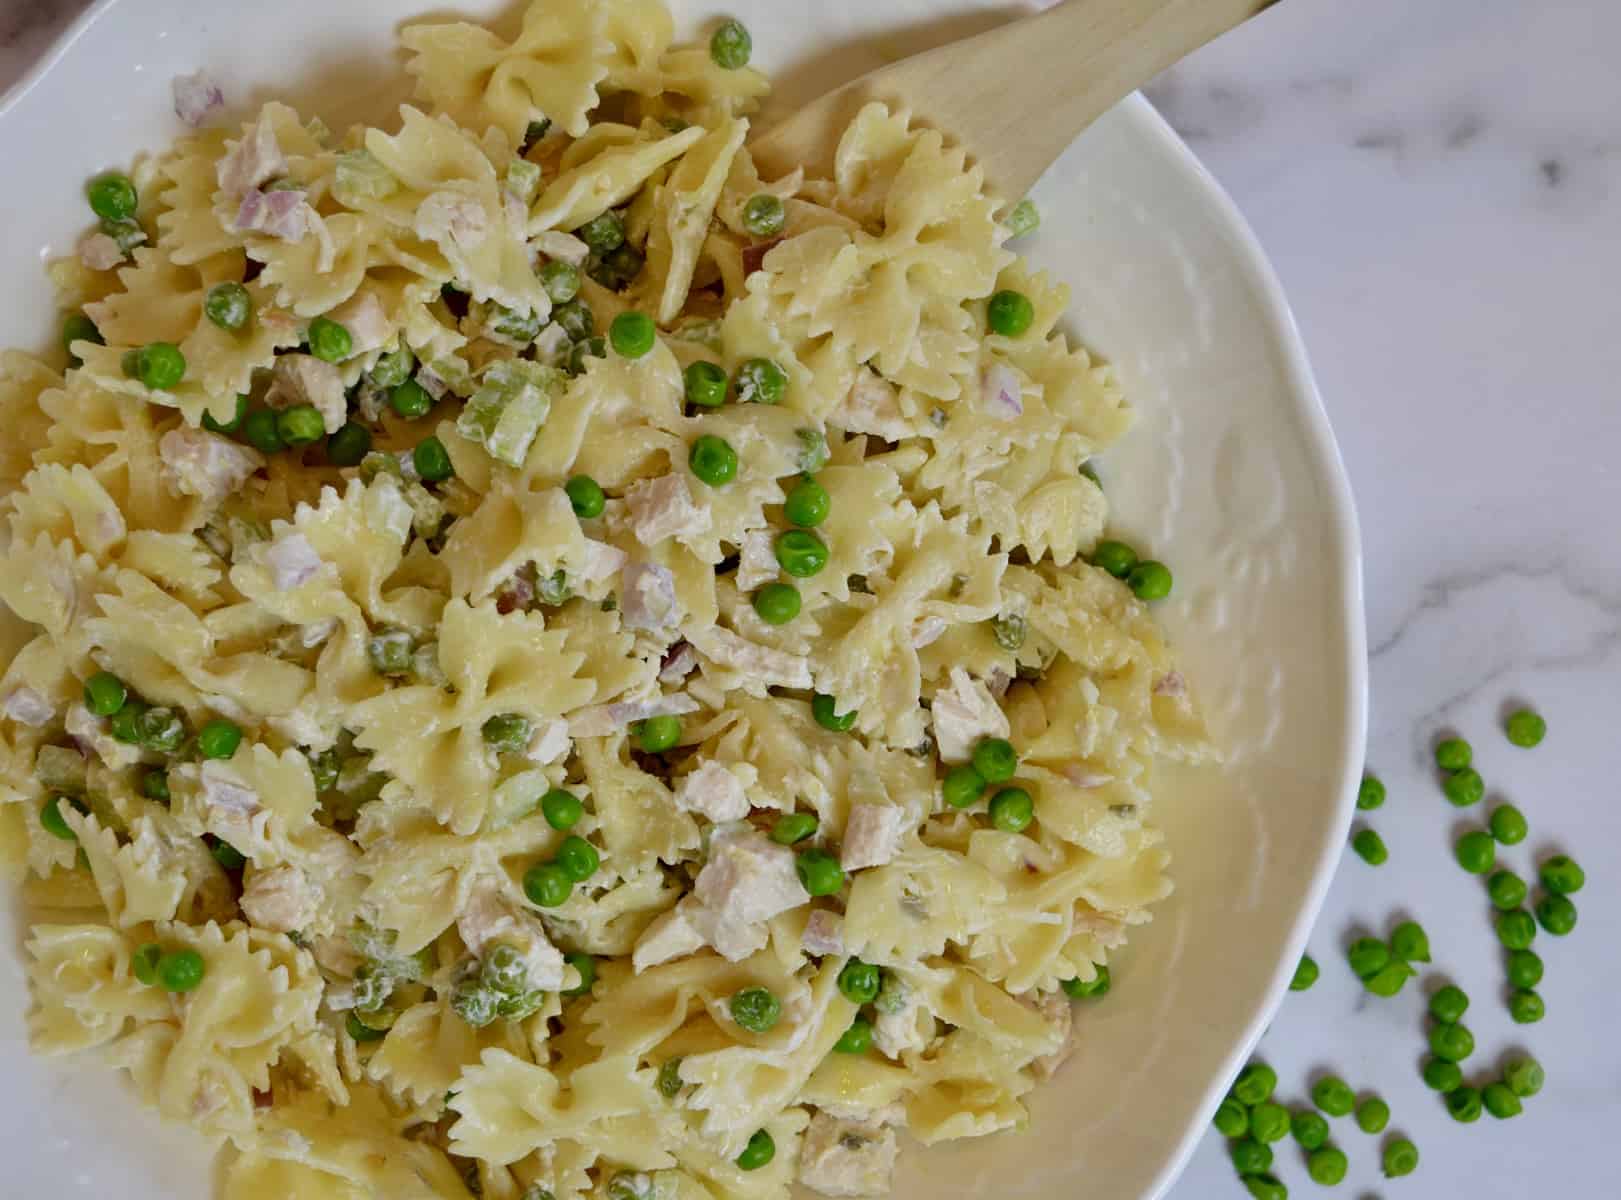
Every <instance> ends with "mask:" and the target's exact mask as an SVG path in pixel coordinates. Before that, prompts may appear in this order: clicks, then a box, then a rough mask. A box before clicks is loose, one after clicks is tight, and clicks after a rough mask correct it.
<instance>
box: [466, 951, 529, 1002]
mask: <svg viewBox="0 0 1621 1200" xmlns="http://www.w3.org/2000/svg"><path fill="white" fill-rule="evenodd" d="M478 977H479V982H480V983H482V984H484V986H485V987H488V988H492V989H493V990H495V991H497V992H499V993H501V995H503V996H518V995H522V994H523V993H524V992H525V991H526V990H527V989H528V987H529V964H528V963H527V962H525V961H524V957H523V955H522V954H520V953H519V952H518V948H517V947H516V946H509V945H506V944H504V943H503V944H501V945H496V946H492V947H490V948H489V950H488V951H487V952H486V953H485V955H484V963H483V965H482V967H481V968H480V970H479V975H478Z"/></svg>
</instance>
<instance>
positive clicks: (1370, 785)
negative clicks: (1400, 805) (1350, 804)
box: [1356, 775, 1385, 812]
mask: <svg viewBox="0 0 1621 1200" xmlns="http://www.w3.org/2000/svg"><path fill="white" fill-rule="evenodd" d="M1384 802H1385V785H1384V784H1383V783H1382V782H1380V781H1379V780H1377V779H1375V778H1374V777H1373V776H1372V775H1365V776H1363V778H1362V786H1361V787H1359V788H1357V791H1356V806H1357V807H1358V808H1360V809H1361V810H1362V811H1363V812H1372V811H1373V810H1374V809H1376V808H1380V807H1382V806H1383V805H1384Z"/></svg>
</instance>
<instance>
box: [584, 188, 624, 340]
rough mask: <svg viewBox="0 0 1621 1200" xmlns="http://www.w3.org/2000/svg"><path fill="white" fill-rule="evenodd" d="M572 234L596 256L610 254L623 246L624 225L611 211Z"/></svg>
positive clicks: (591, 220) (595, 218) (588, 222)
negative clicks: (593, 251) (594, 252)
mask: <svg viewBox="0 0 1621 1200" xmlns="http://www.w3.org/2000/svg"><path fill="white" fill-rule="evenodd" d="M574 233H575V236H576V237H578V238H579V239H580V240H581V241H582V242H584V243H585V244H586V245H587V246H589V247H590V248H591V249H592V250H595V251H596V252H597V253H598V254H612V253H613V252H614V251H615V250H617V249H619V247H621V246H623V245H624V244H625V223H624V221H622V220H620V218H619V214H618V213H616V212H614V211H613V210H612V209H610V210H609V211H607V212H605V213H602V214H601V215H600V216H595V217H592V218H591V219H590V220H589V221H587V222H586V223H585V224H584V225H581V226H580V227H579V228H578V229H576V230H575V231H574ZM576 340H578V338H577V337H576Z"/></svg>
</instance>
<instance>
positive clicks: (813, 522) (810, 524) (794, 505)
mask: <svg viewBox="0 0 1621 1200" xmlns="http://www.w3.org/2000/svg"><path fill="white" fill-rule="evenodd" d="M832 506H833V500H832V497H830V496H829V495H828V494H827V489H826V488H825V487H823V486H822V485H821V484H819V483H817V482H816V480H814V479H812V478H810V477H809V476H808V475H807V476H804V477H802V478H801V479H800V481H799V482H798V483H796V484H794V486H793V487H792V488H790V489H789V490H788V498H787V499H786V500H784V501H783V504H782V515H783V516H785V517H787V518H788V521H789V523H790V524H793V525H798V526H799V527H800V528H802V529H812V528H814V527H815V526H817V525H820V524H821V523H822V522H823V521H825V520H827V514H828V511H829V510H830V509H831V508H832Z"/></svg>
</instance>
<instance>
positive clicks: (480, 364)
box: [0, 0, 1213, 1200]
mask: <svg viewBox="0 0 1621 1200" xmlns="http://www.w3.org/2000/svg"><path fill="white" fill-rule="evenodd" d="M401 42H402V44H403V47H404V50H405V52H406V55H407V69H408V70H409V72H410V74H411V76H412V77H413V79H414V82H415V88H416V96H415V101H414V102H413V103H412V104H409V105H406V106H404V107H402V108H401V109H400V111H399V113H398V115H397V119H396V120H394V121H392V122H391V123H389V124H388V125H386V126H379V127H356V128H353V129H350V130H348V131H347V132H338V131H335V130H332V129H329V128H328V127H326V126H325V125H324V124H323V123H322V122H321V121H320V120H319V119H318V118H315V117H312V116H308V115H305V114H301V113H299V112H297V111H295V110H294V109H293V108H291V107H288V106H287V105H285V104H281V103H275V102H273V103H269V104H266V105H264V106H263V107H262V108H261V109H259V110H258V111H257V112H255V113H252V114H251V115H250V116H249V117H248V119H246V120H245V121H230V122H227V121H225V120H224V119H223V113H224V112H225V111H226V100H227V97H226V91H225V89H224V88H222V87H221V86H220V85H219V84H218V83H216V82H215V81H213V80H212V79H210V78H209V77H208V76H207V75H206V74H205V73H199V74H198V75H196V76H191V77H187V78H182V79H179V80H176V81H175V106H176V112H177V114H178V115H179V116H180V117H181V118H182V119H183V120H184V121H185V122H187V124H188V125H190V126H191V127H192V128H191V131H190V132H188V133H187V134H186V135H185V136H183V137H181V138H180V139H179V140H178V141H177V142H176V143H175V144H174V145H173V146H171V147H170V148H168V149H167V150H165V151H162V152H161V153H157V154H154V155H150V156H147V157H143V158H141V159H139V160H137V161H136V162H135V164H134V166H133V167H132V168H131V169H130V170H129V171H128V172H127V173H125V172H110V173H108V174H105V175H101V176H98V177H97V178H95V179H94V180H92V181H91V182H90V183H89V185H88V187H87V189H86V196H87V200H88V202H89V207H90V209H91V211H92V212H93V214H94V216H95V218H96V221H95V224H93V225H92V226H91V227H90V228H89V229H88V231H87V232H86V233H85V235H84V237H83V238H82V239H81V240H80V241H79V243H78V246H77V247H76V252H75V253H74V254H73V255H72V256H70V257H67V258H63V259H59V260H56V261H54V262H52V263H51V264H50V268H49V270H50V274H51V277H52V279H53V281H54V284H55V286H56V289H57V292H58V295H59V298H60V303H61V304H62V306H63V309H64V312H65V316H64V326H63V328H64V336H63V346H62V349H61V351H60V352H59V354H58V355H57V356H55V357H54V358H53V357H35V356H32V355H28V354H24V353H22V352H20V351H6V352H4V353H3V354H0V407H3V411H4V416H5V420H6V425H7V429H8V434H9V437H8V438H7V440H6V443H5V447H4V450H3V452H0V492H3V493H5V494H7V498H6V499H5V500H4V501H3V504H4V509H3V515H4V518H5V520H4V525H3V528H4V533H3V534H0V545H3V547H4V548H3V553H0V559H3V561H0V600H3V601H4V603H5V605H6V606H7V607H8V608H9V610H10V614H11V617H10V619H8V621H7V623H6V625H5V627H4V628H5V634H6V636H5V643H4V657H3V658H0V662H4V663H6V664H7V665H6V667H5V670H4V675H3V678H0V764H3V767H0V860H3V861H5V862H6V863H7V864H8V865H9V866H11V867H12V868H14V871H15V874H16V876H17V878H18V880H19V881H20V887H21V893H22V903H23V904H24V906H25V908H26V910H27V913H28V928H29V932H28V936H27V942H26V953H27V957H28V972H29V977H30V981H31V985H32V991H33V997H34V1008H33V1010H32V1011H31V1013H30V1015H29V1023H30V1024H29V1029H30V1035H31V1039H32V1042H33V1044H34V1046H35V1047H36V1049H37V1050H38V1051H39V1052H41V1053H45V1054H77V1053H83V1052H88V1051H94V1052H96V1053H97V1054H99V1055H100V1056H101V1057H102V1058H103V1059H104V1060H105V1061H106V1062H107V1063H108V1064H110V1065H111V1066H112V1067H115V1068H118V1069H121V1070H122V1071H124V1072H126V1073H127V1074H128V1077H129V1079H130V1080H131V1081H132V1083H133V1085H134V1089H135V1091H136V1092H137V1094H138V1095H139V1096H140V1097H141V1098H142V1099H143V1100H144V1101H145V1102H147V1103H148V1104H150V1105H152V1106H154V1107H155V1108H156V1109H157V1110H158V1111H159V1112H161V1113H162V1114H163V1115H164V1116H166V1117H169V1118H172V1119H174V1120H177V1121H184V1122H188V1123H190V1124H192V1125H193V1126H195V1127H197V1128H198V1129H199V1130H201V1131H202V1132H203V1133H204V1134H206V1135H207V1136H208V1137H210V1138H211V1139H213V1140H214V1141H215V1142H216V1143H218V1144H220V1145H221V1146H222V1147H223V1148H224V1153H225V1154H226V1156H227V1157H226V1161H225V1165H224V1167H223V1170H222V1175H221V1179H222V1183H221V1187H222V1191H223V1194H224V1195H225V1196H226V1197H228V1198H229V1200H270V1198H272V1197H275V1198H278V1200H281V1198H286V1197H300V1198H303V1197H310V1198H328V1197H330V1198H334V1200H339V1198H341V1200H368V1198H376V1200H384V1198H386V1200H415V1198H424V1200H425V1198H429V1197H434V1198H462V1197H467V1196H469V1195H477V1196H485V1197H495V1198H500V1200H570V1198H573V1197H592V1198H593V1200H705V1198H710V1197H716V1198H724V1200H730V1198H734V1197H735V1198H746V1197H767V1196H770V1197H778V1196H783V1195H785V1194H786V1193H787V1191H788V1189H789V1188H790V1186H791V1185H793V1184H795V1183H796V1182H797V1183H802V1184H805V1185H807V1186H809V1187H811V1188H813V1189H815V1190H817V1191H820V1192H822V1193H824V1194H827V1195H833V1196H854V1195H873V1194H881V1193H883V1192H885V1191H887V1190H888V1187H889V1181H890V1175H891V1171H892V1168H893V1166H894V1162H895V1158H896V1155H897V1152H898V1149H899V1146H900V1140H901V1138H902V1137H910V1138H911V1139H913V1140H914V1141H916V1142H921V1143H924V1144H930V1143H935V1142H940V1141H944V1140H948V1139H955V1138H964V1137H975V1136H981V1135H986V1134H991V1133H995V1132H997V1131H1001V1130H1009V1129H1013V1128H1015V1127H1017V1126H1019V1125H1020V1124H1021V1123H1022V1122H1023V1120H1024V1117H1025V1110H1024V1097H1025V1096H1026V1095H1027V1094H1028V1093H1029V1092H1030V1091H1031V1090H1032V1089H1034V1088H1035V1087H1036V1086H1037V1085H1038V1083H1039V1082H1040V1081H1042V1080H1044V1079H1046V1078H1049V1077H1050V1076H1051V1075H1052V1073H1053V1072H1054V1071H1056V1070H1057V1069H1058V1068H1059V1066H1060V1064H1062V1062H1063V1061H1064V1059H1065V1058H1066V1056H1067V1054H1068V1053H1069V1051H1070V1049H1071V1047H1072V1045H1073V1043H1074V1041H1075V1039H1076V1038H1078V1037H1084V1036H1085V1022H1084V1019H1080V1018H1078V1017H1077V1016H1076V1015H1075V1013H1074V1012H1073V1011H1072V1000H1073V999H1074V998H1077V997H1085V996H1094V997H1095V996H1098V995H1101V994H1102V993H1103V992H1104V991H1106V990H1107V987H1108V963H1109V960H1110V958H1111V956H1112V955H1113V954H1114V953H1115V952H1116V951H1117V950H1118V949H1119V948H1120V947H1121V945H1122V944H1123V943H1124V941H1125V939H1126V935H1127V931H1128V930H1129V928H1130V927H1131V926H1133V925H1137V924H1141V923H1143V922H1145V921H1147V920H1148V919H1149V916H1150V911H1151V907H1152V905H1153V904H1154V903H1155V902H1156V901H1158V900H1160V899H1162V898H1164V897H1165V896H1166V895H1167V894H1168V893H1169V892H1170V888H1171V884H1170V881H1169V879H1168V876H1167V864H1168V854H1167V851H1166V848H1165V847H1164V845H1163V843H1162V838H1161V835H1160V834H1159V833H1158V831H1157V830H1156V829H1155V827H1154V825H1153V823H1152V821H1151V813H1152V784H1153V774H1154V771H1155V769H1156V764H1158V763H1161V762H1162V761H1168V760H1176V761H1182V762H1189V761H1199V760H1203V759H1206V758H1208V757H1210V756H1211V755H1212V753H1213V752H1212V750H1211V748H1210V746H1209V744H1208V742H1207V740H1206V737H1205V734H1204V730H1203V726H1202V723H1201V721H1200V719H1199V716H1198V713H1197V710H1196V708H1195V706H1194V703H1193V701H1192V698H1191V696H1190V694H1189V689H1188V686H1187V684H1186V682H1185V681H1184V679H1183V677H1182V675H1181V674H1180V673H1179V672H1178V670H1177V669H1176V665H1175V662H1174V659H1173V657H1172V655H1171V652H1170V650H1169V648H1168V647H1167V644H1166V641H1165V638H1164V636H1163V634H1162V633H1161V631H1160V629H1159V627H1158V626H1157V624H1156V623H1155V621H1154V619H1153V617H1152V615H1151V614H1150V611H1149V608H1148V602H1150V601H1152V600H1155V599H1158V598H1161V597H1163V596H1164V595H1165V594H1166V593H1167V592H1168V591H1169V588H1170V576H1169V573H1168V572H1167V571H1166V570H1165V568H1164V567H1163V566H1161V565H1160V564H1158V563H1153V562H1139V561H1137V558H1136V555H1135V554H1134V552H1133V551H1132V550H1131V549H1130V548H1129V547H1126V546H1125V545H1123V544H1122V543H1120V542H1119V541H1114V540H1109V539H1107V538H1106V537H1105V530H1106V525H1107V520H1108V506H1107V502H1106V500H1105V497H1104V493H1103V490H1102V489H1101V487H1100V486H1099V484H1098V482H1097V475H1096V472H1095V471H1094V469H1093V466H1092V460H1093V459H1094V458H1095V456H1097V455H1098V454H1100V453H1101V452H1102V451H1104V450H1105V449H1107V448H1108V447H1109V446H1110V445H1111V444H1113V443H1114V442H1116V441H1117V440H1118V439H1119V438H1120V437H1122V436H1123V435H1124V434H1125V433H1126V431H1127V429H1128V427H1129V425H1130V412H1129V409H1128V408H1127V406H1126V404H1125V403H1124V401H1123V399H1122V396H1121V393H1120V389H1119V386H1118V383H1117V381H1116V377H1115V375H1114V373H1113V371H1112V370H1111V368H1110V367H1108V366H1107V365H1106V364H1104V363H1102V362H1100V361H1098V360H1096V359H1094V358H1093V357H1092V356H1091V355H1090V354H1089V353H1088V352H1087V351H1086V350H1084V349H1082V348H1080V347H1078V346H1076V345H1074V344H1072V343H1071V341H1070V340H1069V339H1068V338H1067V337H1066V336H1065V334H1064V333H1062V332H1060V331H1059V329H1058V325H1059V322H1060V319H1061V316H1062V314H1063V312H1064V310H1065V307H1066V305H1067V303H1068V299H1069V294H1068V290H1067V289H1066V288H1065V287H1064V286H1063V285H1062V284H1061V283H1058V282H1057V281H1055V280H1052V279H1050V278H1048V277H1047V276H1046V275H1045V274H1043V273H1041V272H1038V271H1034V270H1032V269H1031V268H1030V267H1029V266H1027V265H1026V264H1025V263H1023V262H1022V261H1020V260H1019V259H1018V258H1017V257H1015V255H1014V254H1013V253H1012V252H1011V251H1009V250H1008V249H1007V248H1006V244H1007V243H1008V241H1009V240H1010V239H1011V238H1012V237H1013V236H1014V235H1015V234H1016V233H1021V232H1026V231H1028V229H1029V228H1030V227H1031V226H1032V225H1033V224H1034V220H1033V216H1032V210H1031V209H1030V208H1029V206H1028V205H1020V206H1018V207H1017V208H1015V209H1013V210H1012V211H1011V214H1010V215H1009V216H1007V217H1005V218H1003V219H999V218H998V213H999V211H1001V209H1002V207H1003V205H1002V201H1001V200H1000V199H999V198H997V197H995V196H994V195H993V194H992V193H991V191H990V190H989V188H988V186H987V181H986V180H985V179H984V178H983V177H982V174H981V172H980V171H979V169H978V168H977V167H975V166H974V165H972V163H971V162H970V161H969V160H968V158H967V157H966V155H965V153H964V152H963V150H961V149H960V148H957V147H955V146H953V145H952V143H951V142H950V141H949V139H948V138H947V137H945V136H943V135H942V133H941V132H939V131H935V130H931V129H927V128H922V127H919V126H916V125H914V124H913V123H912V122H911V121H910V119H909V117H908V114H906V113H904V112H894V111H890V110H889V109H887V108H885V107H884V106H882V105H877V104H874V105H871V106H869V107H867V108H865V109H864V110H862V111H861V112H860V114H859V115H858V116H857V117H856V118H855V120H854V121H853V123H852V124H851V125H850V127H849V128H848V129H847V130H846V131H845V132H844V133H843V135H842V138H841V140H840V142H839V145H838V148H837V153H836V156H835V159H834V165H833V169H832V171H831V173H830V177H829V178H808V177H806V175H805V172H804V171H802V170H800V171H795V172H793V173H792V174H790V175H788V176H785V177H781V178H765V177H762V174H761V173H760V171H759V170H758V169H757V167H756V165H755V163H754V161H753V159H752V158H751V155H750V153H749V149H748V136H749V129H750V120H749V118H750V116H751V114H753V113H754V112H755V111H756V110H757V108H758V105H759V103H760V101H761V99H762V97H763V96H764V95H765V93H766V91H767V81H766V79H765V77H764V76H763V75H761V74H760V73H759V72H758V71H756V70H754V69H753V68H751V67H750V66H749V65H748V63H749V59H750V56H751V39H750V35H749V32H748V30H746V29H745V28H744V27H743V26H742V25H741V24H739V23H738V22H736V21H727V22H725V23H723V24H721V25H719V26H718V28H716V29H715V30H714V31H713V33H712V36H710V37H709V38H708V39H707V41H705V42H699V43H697V44H693V45H685V44H681V43H678V42H677V41H676V40H675V30H674V25H673V21H672V19H671V17H670V15H669V14H668V12H667V11H666V10H665V9H664V8H663V6H662V4H661V3H660V2H659V0H534V2H533V3H531V4H530V5H529V7H528V10H527V12H526V13H525V14H524V16H523V21H522V25H521V28H520V29H518V30H517V32H516V35H515V37H514V38H512V39H511V40H509V39H508V38H506V37H503V36H501V35H499V34H497V33H495V32H492V31H491V30H488V29H485V28H482V27H479V26H475V25H471V24H465V23H455V22H439V21H433V22H424V23H418V24H412V25H407V26H406V27H405V28H404V29H403V31H402V33H401Z"/></svg>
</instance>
